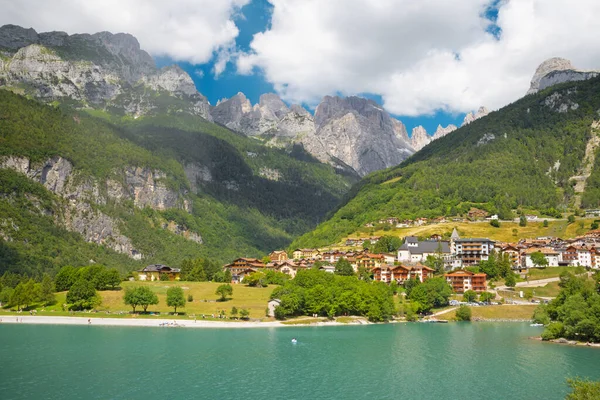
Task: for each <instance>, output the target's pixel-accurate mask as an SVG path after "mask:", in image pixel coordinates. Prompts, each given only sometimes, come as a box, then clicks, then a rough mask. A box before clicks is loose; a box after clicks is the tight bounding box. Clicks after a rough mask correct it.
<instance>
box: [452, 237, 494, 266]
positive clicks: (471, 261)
mask: <svg viewBox="0 0 600 400" xmlns="http://www.w3.org/2000/svg"><path fill="white" fill-rule="evenodd" d="M454 246H455V248H456V253H455V255H456V256H457V257H458V258H459V259H460V261H461V264H462V265H463V266H469V265H477V264H479V263H480V262H481V261H483V260H487V259H488V258H489V256H490V254H491V253H492V251H494V241H493V240H490V239H487V238H470V239H455V240H454Z"/></svg>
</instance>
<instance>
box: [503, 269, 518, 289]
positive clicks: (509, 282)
mask: <svg viewBox="0 0 600 400" xmlns="http://www.w3.org/2000/svg"><path fill="white" fill-rule="evenodd" d="M504 284H505V285H506V286H508V287H515V285H516V284H517V278H516V277H515V274H514V273H512V272H510V273H509V274H508V275H506V278H505V279H504Z"/></svg>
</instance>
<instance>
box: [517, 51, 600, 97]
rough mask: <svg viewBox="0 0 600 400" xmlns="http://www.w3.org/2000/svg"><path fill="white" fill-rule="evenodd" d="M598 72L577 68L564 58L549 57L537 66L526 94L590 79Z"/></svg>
mask: <svg viewBox="0 0 600 400" xmlns="http://www.w3.org/2000/svg"><path fill="white" fill-rule="evenodd" d="M599 74H600V71H584V70H579V69H577V68H575V67H574V66H573V64H571V61H569V60H567V59H564V58H560V57H554V58H550V59H548V60H546V61H544V62H543V63H541V64H540V65H539V67H537V69H536V71H535V74H534V75H533V78H532V79H531V85H530V86H529V90H528V91H527V94H533V93H537V92H539V91H540V90H544V89H546V88H548V87H551V86H554V85H557V84H559V83H564V82H574V81H583V80H587V79H591V78H594V77H596V76H598V75H599Z"/></svg>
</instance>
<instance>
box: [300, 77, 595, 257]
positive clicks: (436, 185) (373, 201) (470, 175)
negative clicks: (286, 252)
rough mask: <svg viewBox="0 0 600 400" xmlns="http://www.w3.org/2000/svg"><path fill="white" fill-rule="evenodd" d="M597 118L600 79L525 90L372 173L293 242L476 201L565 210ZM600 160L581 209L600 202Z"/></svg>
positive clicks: (325, 240)
mask: <svg viewBox="0 0 600 400" xmlns="http://www.w3.org/2000/svg"><path fill="white" fill-rule="evenodd" d="M598 119H600V79H599V78H594V79H590V80H588V81H583V82H569V83H564V84H561V85H558V86H554V87H551V88H548V89H545V90H543V91H540V92H539V93H537V94H533V95H528V96H526V97H524V98H522V99H520V100H518V101H516V102H515V103H513V104H510V105H508V106H506V107H504V108H502V109H501V110H499V111H497V112H493V113H491V114H489V115H488V116H486V117H484V118H481V119H479V120H477V121H474V122H472V123H471V124H468V125H466V126H463V127H461V128H460V129H458V130H456V131H454V132H452V133H450V134H448V135H447V136H445V137H443V138H440V139H439V140H436V141H434V142H432V143H431V144H429V145H428V146H426V147H425V148H424V149H422V150H421V151H419V152H418V153H416V154H415V155H414V156H412V157H411V158H409V159H408V160H406V161H405V162H404V163H402V164H400V165H399V166H397V167H394V168H390V169H387V170H384V171H379V172H376V173H373V174H371V175H369V176H367V177H366V178H364V179H363V180H362V181H361V182H360V183H359V184H357V185H356V186H355V187H354V188H353V189H352V190H351V192H350V193H349V195H348V197H347V200H346V201H345V202H344V204H343V206H341V207H340V208H339V209H338V210H337V211H336V212H335V213H334V214H333V215H332V216H331V218H330V219H329V220H328V221H326V222H324V223H323V224H321V225H319V226H318V227H317V229H316V230H314V231H313V232H310V233H308V234H306V235H304V236H302V237H301V238H299V239H297V240H296V241H295V242H294V243H293V244H292V246H319V245H327V244H330V243H334V242H336V241H338V240H339V239H340V238H342V237H344V236H346V235H348V234H350V233H352V232H355V231H356V230H357V228H359V227H361V226H363V225H364V224H366V223H369V222H373V221H377V220H378V219H380V218H387V217H392V216H395V217H399V218H400V219H404V218H408V219H412V218H416V217H436V216H444V215H445V216H452V215H456V214H457V213H458V212H461V211H462V212H464V210H463V209H464V208H466V209H467V210H468V207H470V206H471V205H472V203H479V205H480V206H481V207H483V208H486V209H488V211H490V212H498V213H500V214H501V216H502V215H503V214H504V215H507V214H510V210H511V209H515V208H517V207H529V208H535V209H538V210H545V211H546V212H551V213H555V210H548V209H562V210H566V208H567V207H569V206H572V199H573V196H574V189H573V186H574V181H573V180H572V179H571V177H573V176H576V175H578V174H580V173H581V171H582V170H583V167H584V166H583V165H582V160H583V159H584V154H585V149H586V144H587V143H588V141H589V140H590V138H591V135H592V129H591V127H592V124H593V122H594V121H595V120H598ZM594 132H595V131H594ZM599 163H600V161H599V157H596V163H595V166H594V168H593V170H592V174H591V176H590V178H589V180H588V184H587V186H586V189H585V193H583V196H582V197H583V204H582V206H583V207H590V206H598V205H600V190H599V189H598V182H599V179H600V178H599V177H600V165H599Z"/></svg>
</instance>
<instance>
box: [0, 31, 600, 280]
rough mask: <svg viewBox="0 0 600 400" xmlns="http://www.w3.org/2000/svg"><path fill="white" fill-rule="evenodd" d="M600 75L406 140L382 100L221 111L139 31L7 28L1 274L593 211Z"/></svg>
mask: <svg viewBox="0 0 600 400" xmlns="http://www.w3.org/2000/svg"><path fill="white" fill-rule="evenodd" d="M596 75H597V72H596V71H580V70H577V69H575V68H574V67H573V66H572V65H571V64H570V63H569V62H568V61H566V60H562V59H552V60H549V61H547V62H545V63H544V64H542V65H541V66H540V68H538V70H537V71H536V74H535V76H534V78H533V80H532V85H531V88H532V89H530V94H529V95H527V96H525V97H524V98H523V99H521V100H519V101H517V102H515V103H514V104H511V105H509V106H507V107H505V108H503V109H501V110H498V111H496V112H493V113H489V112H488V110H487V109H485V108H484V107H481V108H480V109H479V110H478V111H476V112H474V113H469V114H467V115H466V116H465V118H464V121H463V124H462V125H461V127H460V128H457V127H455V126H453V125H449V126H447V127H445V128H444V127H441V126H439V127H438V129H437V130H436V132H435V133H434V134H433V135H429V134H428V133H427V132H426V131H425V129H423V128H422V127H416V128H414V129H413V131H412V132H411V135H410V136H409V135H408V132H407V129H406V127H405V126H404V124H402V122H401V121H399V120H398V119H396V118H394V117H393V116H391V115H390V114H389V113H387V112H386V111H385V110H384V109H382V108H381V107H380V106H379V105H378V104H377V103H375V102H373V101H371V100H368V99H364V98H360V97H355V96H350V97H345V98H342V97H338V96H326V97H324V98H323V100H322V101H321V103H320V104H319V105H318V106H317V107H316V109H315V111H314V114H313V113H311V112H309V111H308V110H306V109H304V108H303V107H302V106H300V105H289V106H288V105H287V104H286V103H285V102H283V101H282V100H281V99H280V98H279V97H278V96H277V95H276V94H272V93H270V94H264V95H263V96H261V97H260V100H259V102H258V104H255V105H252V104H251V102H250V101H249V100H248V99H247V98H246V97H245V95H244V94H242V93H238V94H237V95H235V96H233V97H232V98H230V99H223V100H222V101H219V102H218V104H216V105H215V106H212V105H210V104H209V102H208V101H207V99H206V98H205V97H204V96H203V95H202V94H200V93H199V92H198V91H197V89H196V87H195V85H194V83H193V81H192V79H191V78H190V76H189V75H188V74H187V73H186V72H185V71H183V70H182V69H181V68H179V67H177V66H169V67H164V68H160V69H158V68H156V66H155V62H154V60H153V59H152V57H151V56H150V55H148V54H147V53H146V52H145V51H144V50H142V49H140V46H139V43H138V42H137V40H136V39H135V38H134V37H133V36H131V35H128V34H121V33H119V34H112V33H108V32H100V33H97V34H94V35H88V34H81V35H77V34H76V35H68V34H66V33H64V32H47V33H39V34H38V33H37V32H36V31H34V30H33V29H25V28H21V27H18V26H15V25H5V26H3V27H0V87H1V88H3V89H5V90H1V91H0V185H1V186H2V190H1V192H2V193H3V195H2V196H0V273H1V272H3V271H6V270H10V271H20V272H23V271H25V272H27V273H28V274H31V275H40V274H41V273H43V272H47V271H55V270H56V269H57V268H58V267H60V266H63V265H68V264H71V265H86V264H89V263H103V264H107V265H110V266H118V267H119V268H121V269H122V270H123V271H129V270H131V269H134V268H137V267H139V266H140V265H143V264H146V263H152V262H158V263H168V264H173V265H179V263H180V262H181V261H182V260H183V259H184V258H191V257H209V258H211V259H214V260H218V261H229V260H231V259H232V258H233V257H236V256H242V255H244V256H261V255H263V254H265V253H266V252H268V251H270V250H273V249H274V248H281V247H285V246H287V245H289V244H290V243H291V242H292V241H293V240H294V239H295V238H298V237H299V236H301V237H300V238H299V239H296V241H295V242H294V243H293V245H294V246H296V245H298V246H300V245H302V246H305V245H306V246H309V245H310V246H313V245H314V246H316V245H322V244H329V243H332V242H335V241H336V240H337V239H339V238H340V237H342V236H343V235H345V234H348V233H351V232H354V231H356V230H357V229H359V228H360V227H361V226H363V225H364V224H365V223H368V222H372V221H374V220H377V218H386V217H389V216H397V217H403V218H415V217H418V216H432V217H433V216H439V215H454V214H456V213H457V212H460V211H461V210H462V209H464V208H465V207H468V206H470V205H477V206H478V207H482V208H486V209H489V210H491V211H499V212H500V211H502V212H504V213H506V210H507V209H511V208H517V207H532V208H536V209H544V210H547V211H548V210H549V211H548V212H554V211H555V210H556V209H567V208H568V207H572V206H574V205H578V204H581V205H582V206H597V205H599V204H600V202H599V201H598V199H599V198H600V189H597V188H598V187H600V168H596V166H595V161H594V160H595V159H594V158H593V157H592V158H590V157H588V156H589V155H590V154H592V155H593V154H594V150H595V148H594V147H591V149H592V150H591V153H590V150H589V148H590V146H589V143H591V142H590V138H592V137H594V136H595V130H594V129H595V128H592V127H593V126H597V124H596V125H594V124H595V121H596V120H597V119H598V117H599V116H598V115H597V112H596V110H598V109H600V103H598V99H597V93H598V92H599V90H598V79H600V78H596ZM588 153H590V154H588ZM582 160H586V161H585V163H586V165H589V166H590V167H587V169H586V168H584V167H583V163H582ZM360 177H364V178H363V179H362V180H361V181H360V182H359V183H358V184H357V185H355V186H353V187H352V185H353V184H354V183H356V182H357V181H358V179H359V178H360ZM586 182H587V186H586ZM575 183H577V184H575ZM351 187H352V189H351ZM576 199H577V200H576ZM340 204H341V205H340ZM336 207H338V208H337V209H336ZM324 221H325V222H324ZM318 224H320V225H318ZM317 225H318V227H317ZM315 227H317V228H316V230H313V229H314V228H315Z"/></svg>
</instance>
